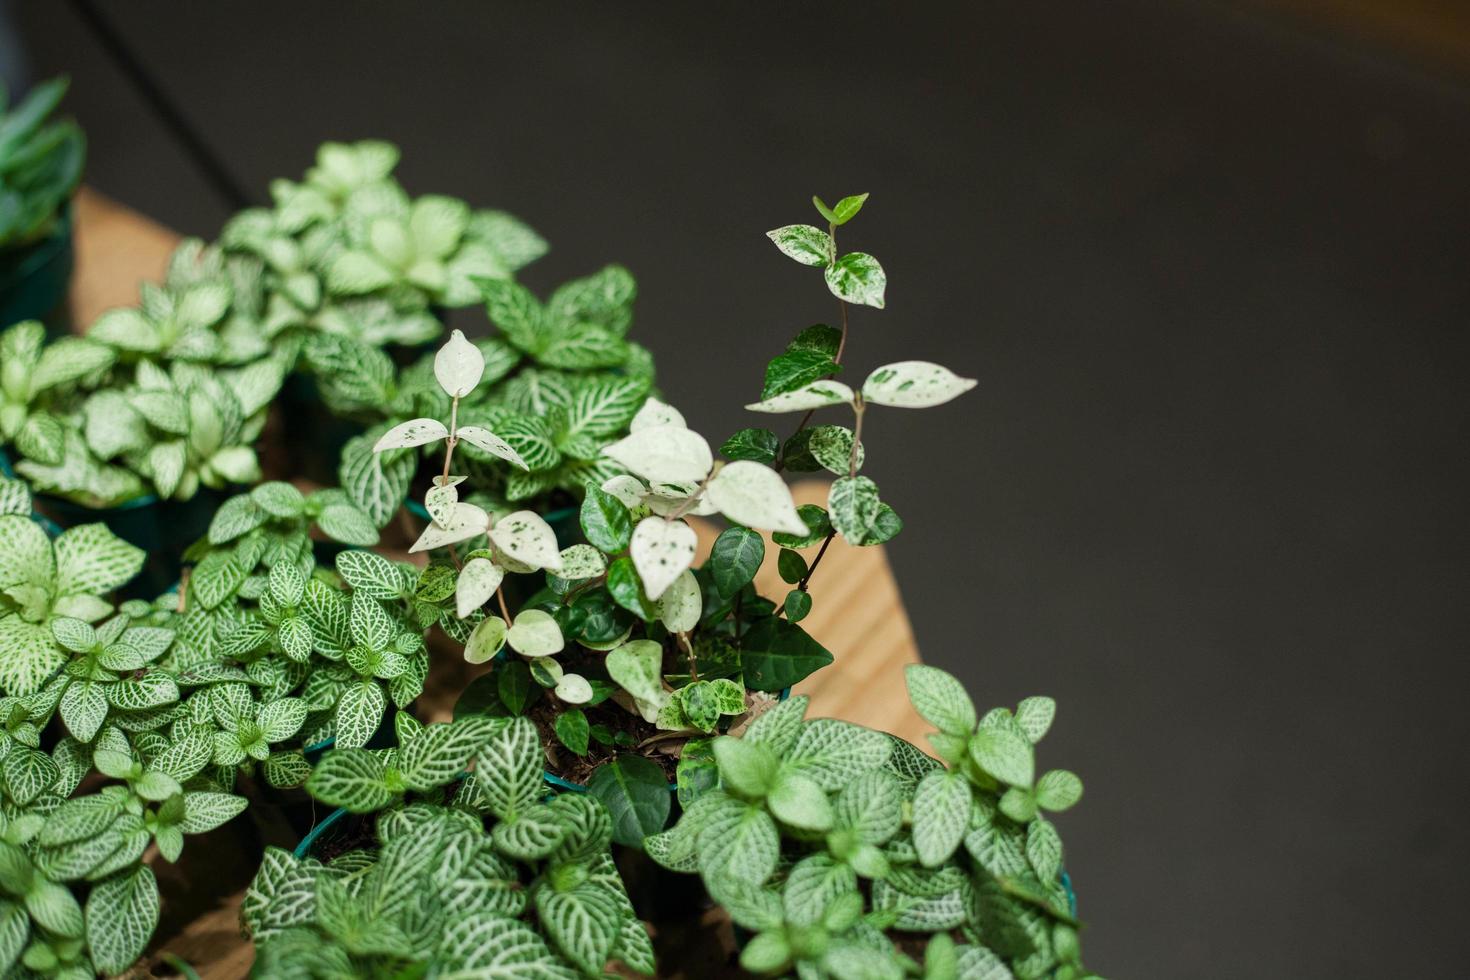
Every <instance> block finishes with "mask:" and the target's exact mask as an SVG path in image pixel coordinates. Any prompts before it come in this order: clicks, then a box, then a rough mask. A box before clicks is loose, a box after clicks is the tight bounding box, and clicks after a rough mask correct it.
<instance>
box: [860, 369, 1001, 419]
mask: <svg viewBox="0 0 1470 980" xmlns="http://www.w3.org/2000/svg"><path fill="white" fill-rule="evenodd" d="M975 384H976V381H975V379H974V378H961V377H959V376H958V375H956V374H955V373H954V372H953V371H951V370H950V369H949V368H947V367H943V366H941V365H939V364H934V363H931V362H929V361H897V362H895V363H893V364H885V365H883V366H882V367H880V368H878V369H877V370H876V371H874V372H873V373H872V374H870V375H868V380H866V381H864V382H863V401H865V402H868V403H870V404H873V405H887V406H890V407H892V408H928V407H930V406H931V405H943V404H944V403H945V402H947V401H949V400H950V399H952V398H957V397H959V396H960V395H963V394H964V393H965V392H967V391H969V390H970V389H971V388H973V387H975Z"/></svg>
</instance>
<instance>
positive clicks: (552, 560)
mask: <svg viewBox="0 0 1470 980" xmlns="http://www.w3.org/2000/svg"><path fill="white" fill-rule="evenodd" d="M490 540H491V541H494V542H495V546H496V547H497V548H499V549H500V550H501V551H503V552H505V553H506V554H507V555H509V556H510V557H511V558H514V559H515V560H516V561H518V562H521V563H523V564H525V565H529V566H530V567H531V568H545V569H548V570H550V571H553V572H554V571H557V570H559V569H560V568H561V551H560V549H558V548H557V544H556V532H555V531H553V530H552V529H551V525H550V524H547V523H546V521H545V520H543V519H542V517H541V516H540V515H539V514H537V513H536V512H535V511H530V510H518V511H516V512H515V513H513V514H507V515H506V516H505V517H502V518H499V519H498V520H496V522H495V526H494V527H493V528H491V529H490Z"/></svg>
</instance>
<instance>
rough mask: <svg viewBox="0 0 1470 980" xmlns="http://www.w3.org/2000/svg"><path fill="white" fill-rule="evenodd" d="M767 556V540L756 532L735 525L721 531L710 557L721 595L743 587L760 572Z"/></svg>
mask: <svg viewBox="0 0 1470 980" xmlns="http://www.w3.org/2000/svg"><path fill="white" fill-rule="evenodd" d="M765 557H766V543H765V541H764V540H763V539H762V538H761V536H760V535H759V534H757V533H756V532H755V531H752V530H750V529H749V528H744V527H738V526H736V527H728V528H726V529H725V530H724V531H722V532H720V536H719V537H718V538H716V539H715V544H714V548H713V549H712V550H711V551H710V557H709V567H710V572H711V574H713V576H714V580H715V588H716V589H718V590H719V592H720V595H721V596H722V597H724V598H726V599H728V598H730V597H731V596H733V595H735V593H737V592H739V591H740V590H741V589H743V588H744V587H745V586H746V585H747V584H748V583H749V582H750V581H751V580H752V579H754V578H755V573H756V572H758V571H760V567H761V562H762V561H764V560H765Z"/></svg>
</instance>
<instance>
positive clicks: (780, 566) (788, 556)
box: [776, 548, 806, 585]
mask: <svg viewBox="0 0 1470 980" xmlns="http://www.w3.org/2000/svg"><path fill="white" fill-rule="evenodd" d="M776 570H777V571H779V572H780V573H781V581H783V582H785V583H787V584H788V585H795V584H796V583H797V582H800V581H801V579H802V576H804V575H805V574H806V559H805V558H803V557H801V555H799V554H797V553H796V552H795V551H792V550H791V549H790V548H782V549H781V551H780V553H779V554H777V555H776Z"/></svg>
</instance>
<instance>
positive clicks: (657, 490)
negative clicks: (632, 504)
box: [643, 483, 715, 517]
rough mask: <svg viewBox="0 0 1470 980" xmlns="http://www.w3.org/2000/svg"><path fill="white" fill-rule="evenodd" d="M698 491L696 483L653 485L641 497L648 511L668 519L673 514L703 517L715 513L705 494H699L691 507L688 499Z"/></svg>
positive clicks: (713, 506)
mask: <svg viewBox="0 0 1470 980" xmlns="http://www.w3.org/2000/svg"><path fill="white" fill-rule="evenodd" d="M698 490H699V484H697V483H655V484H654V485H653V486H651V487H649V488H648V493H646V494H644V496H643V503H644V504H646V505H647V507H648V509H649V510H650V511H652V512H653V513H655V514H657V515H658V516H660V517H668V516H669V515H670V514H673V513H676V512H677V513H680V514H681V515H682V514H689V515H691V516H694V517H705V516H707V515H709V514H713V513H714V512H715V505H714V504H712V503H710V499H709V497H708V496H707V495H705V494H700V495H699V499H698V500H696V501H695V502H694V503H693V504H692V505H690V504H689V498H690V497H692V496H693V495H694V494H695V493H696V492H697V491H698Z"/></svg>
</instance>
